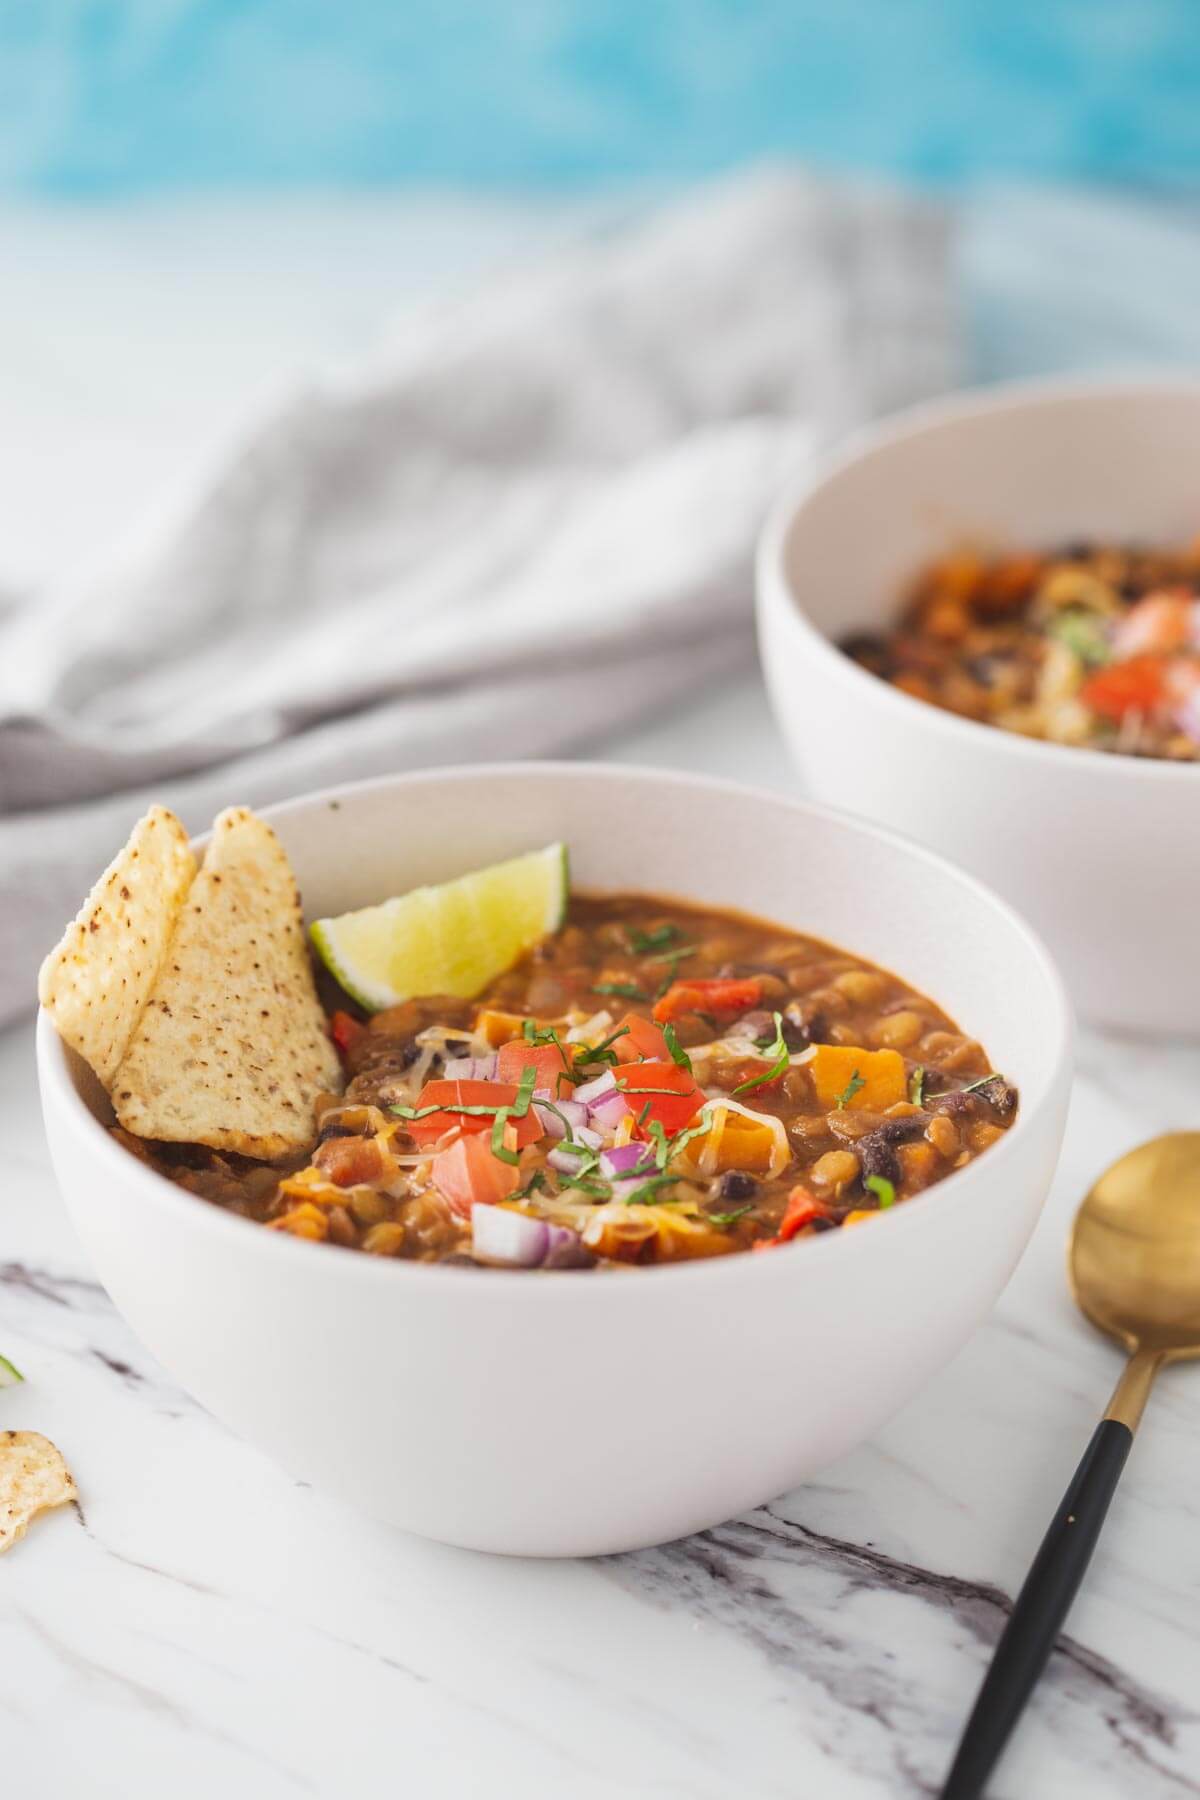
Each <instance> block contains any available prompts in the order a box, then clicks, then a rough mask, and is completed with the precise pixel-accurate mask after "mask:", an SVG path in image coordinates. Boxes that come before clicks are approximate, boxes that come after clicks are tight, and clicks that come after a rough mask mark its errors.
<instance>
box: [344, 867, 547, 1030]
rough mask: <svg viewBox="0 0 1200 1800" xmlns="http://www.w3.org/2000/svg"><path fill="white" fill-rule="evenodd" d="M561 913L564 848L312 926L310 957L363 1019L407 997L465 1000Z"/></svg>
mask: <svg viewBox="0 0 1200 1800" xmlns="http://www.w3.org/2000/svg"><path fill="white" fill-rule="evenodd" d="M566 909H567V847H566V845H565V844H549V845H548V846H547V847H546V849H545V850H533V851H531V852H530V854H529V855H528V856H516V857H514V858H513V859H512V861H511V862H502V863H493V864H492V866H491V867H490V868H488V869H477V870H476V871H475V872H474V874H472V875H460V876H459V877H458V879H457V880H456V881H446V882H443V883H442V885H441V886H440V887H422V888H415V889H414V890H413V892H412V893H411V894H401V895H400V896H399V897H398V898H397V899H395V900H385V901H384V902H383V904H382V905H381V906H364V907H363V909H362V911H361V912H351V913H342V914H341V916H340V917H339V918H336V919H316V920H314V922H313V925H312V941H313V944H314V946H315V948H316V952H317V955H318V956H319V957H320V958H321V961H322V962H323V963H324V964H325V967H326V968H327V969H328V970H329V972H330V974H331V975H333V976H334V977H335V978H336V980H338V981H339V982H340V983H341V985H342V986H343V987H344V988H345V990H346V992H347V993H348V994H350V995H351V996H352V997H353V998H354V999H355V1000H357V1001H358V1003H359V1005H360V1006H365V1007H366V1008H367V1010H368V1011H369V1012H378V1011H379V1010H380V1008H381V1007H384V1006H395V1005H396V1004H397V1003H398V1002H399V1001H401V1000H408V999H410V998H411V997H412V996H413V995H414V994H457V995H459V996H460V997H461V998H462V999H467V1000H469V999H471V998H472V997H473V996H474V995H475V994H477V993H478V992H479V991H480V989H481V988H483V987H486V985H487V983H488V982H489V981H493V980H494V979H495V978H496V976H497V975H503V973H504V971H505V970H506V969H507V968H510V967H511V966H512V964H513V963H514V962H515V961H516V960H517V958H518V956H520V955H521V953H522V951H524V950H528V949H529V948H530V947H531V946H532V945H533V944H536V943H537V942H538V941H539V939H541V938H544V937H546V936H547V935H548V933H550V932H552V931H557V930H558V928H559V926H560V925H561V924H562V922H563V918H564V916H565V914H566Z"/></svg>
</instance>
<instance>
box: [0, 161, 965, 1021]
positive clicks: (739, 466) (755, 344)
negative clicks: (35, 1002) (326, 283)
mask: <svg viewBox="0 0 1200 1800" xmlns="http://www.w3.org/2000/svg"><path fill="white" fill-rule="evenodd" d="M947 238H948V233H947V228H946V224H945V220H944V218H943V216H942V214H941V213H940V212H939V211H938V210H937V209H936V208H933V207H931V206H929V205H927V204H925V203H922V202H919V201H917V200H914V199H912V198H909V197H907V196H904V195H900V194H896V193H892V192H880V191H875V190H866V189H861V188H854V187H842V186H837V185H831V184H826V183H818V182H815V181H812V180H810V179H808V178H806V177H804V176H801V175H798V174H795V173H790V172H784V171H765V172H762V173H758V174H755V175H753V176H750V177H742V178H740V179H737V180H734V181H731V182H728V183H725V184H722V185H720V186H718V187H715V188H712V189H709V190H707V191H702V192H700V193H699V194H695V195H693V196H692V197H691V198H689V199H688V200H687V201H685V202H682V203H678V204H677V205H675V206H674V207H672V208H669V209H667V210H665V211H663V212H661V213H659V214H658V215H656V216H653V217H651V218H649V219H647V220H645V221H643V222H642V223H641V224H639V225H638V226H637V227H636V228H630V229H627V230H626V231H624V232H621V233H616V234H612V235H608V236H606V237H603V238H600V239H597V240H596V241H593V242H591V243H588V244H587V245H586V246H584V247H583V248H582V249H580V250H578V251H576V252H574V253H572V254H571V255H569V256H566V257H564V258H561V259H559V260H558V261H556V262H555V263H554V264H553V265H552V266H549V267H547V268H545V269H544V270H540V271H535V272H533V273H531V274H530V275H528V276H526V277H522V278H521V279H519V280H511V281H508V282H505V283H502V284H499V283H497V284H493V285H492V287H491V288H489V290H488V291H486V292H482V293H479V294H478V295H476V296H475V297H473V298H472V299H471V300H470V301H469V302H466V303H461V304H459V305H458V306H455V307H447V308H444V309H442V310H441V311H440V312H439V313H438V314H436V315H434V316H430V317H427V318H424V319H422V320H420V321H419V322H414V323H413V325H412V326H411V327H410V328H409V329H408V331H407V333H406V335H405V338H404V339H403V340H402V341H401V342H400V343H399V344H398V345H394V346H393V347H392V348H391V349H390V350H389V353H388V356H387V358H386V360H385V361H383V362H382V364H376V365H374V366H371V367H369V368H367V369H364V370H361V371H360V372H358V374H357V375H356V376H355V377H354V378H353V379H352V380H347V379H345V378H343V379H341V380H338V381H334V380H327V381H324V382H322V383H321V384H319V385H314V386H313V387H312V388H311V389H310V391H308V392H306V393H304V394H303V395H301V396H300V397H298V398H297V399H296V400H295V402H294V403H293V404H291V405H289V406H288V407H286V408H285V409H284V410H283V411H282V412H280V413H279V414H278V416H276V417H273V418H271V419H269V420H267V421H266V422H265V423H264V424H263V426H262V427H261V429H260V430H259V431H258V432H257V434H256V435H255V436H253V437H252V439H251V440H250V441H249V442H248V443H246V444H244V445H243V446H242V447H241V448H240V449H238V450H237V451H236V452H235V453H231V456H230V459H229V462H228V465H227V468H226V469H225V471H224V473H223V474H222V475H221V476H220V477H219V478H218V479H217V480H216V481H215V483H213V484H211V485H210V486H209V487H208V489H207V490H206V491H205V492H203V493H202V494H200V495H198V496H197V497H196V498H195V499H194V501H193V502H192V503H191V505H190V507H189V508H187V509H185V510H184V512H183V514H182V515H180V514H179V513H176V515H175V516H174V517H173V518H172V519H170V520H165V521H162V522H160V523H158V524H157V525H156V526H155V527H154V528H153V529H151V530H150V531H149V532H147V533H145V534H143V538H142V541H141V545H140V547H139V550H138V552H137V554H136V555H134V556H131V555H129V554H128V553H127V554H125V555H124V556H123V557H121V558H120V559H119V560H114V563H113V565H112V566H111V567H110V568H108V569H105V570H102V571H101V572H99V573H98V574H96V575H95V576H93V577H92V578H90V579H88V580H86V581H82V582H80V583H77V584H76V585H75V586H74V587H73V588H71V589H70V590H69V591H65V592H61V593H58V594H54V595H51V596H47V597H45V598H44V599H43V600H42V601H41V602H40V603H39V604H36V605H33V606H30V607H27V608H26V609H24V610H23V611H21V612H19V613H18V614H16V615H15V616H14V615H9V616H8V617H7V618H5V619H3V620H0V1020H3V1019H5V1018H8V1017H11V1016H12V1015H13V1014H14V1013H15V1012H17V1011H19V1010H21V1009H22V1008H23V1007H24V1006H26V1005H28V1004H29V1001H30V998H31V993H32V981H33V975H34V971H35V967H36V963H37V960H38V958H39V957H40V955H41V954H42V953H43V952H44V951H45V950H46V948H47V947H48V945H49V943H50V942H52V941H53V939H54V937H55V936H56V935H57V932H58V930H59V928H60V926H61V924H62V922H64V921H65V920H66V919H67V917H69V916H70V914H71V913H72V912H73V911H74V909H75V908H76V906H77V905H78V904H79V902H80V900H81V899H82V896H83V894H84V892H85V891H86V889H87V887H88V885H89V884H90V882H91V881H92V879H93V878H94V877H95V875H96V874H97V873H98V871H99V869H100V868H101V867H102V866H103V864H104V863H105V861H106V860H107V859H108V857H109V856H110V855H111V854H112V852H113V851H114V849H115V848H116V847H117V845H118V844H119V843H120V842H121V841H122V840H123V838H124V837H125V835H126V833H127V831H128V829H129V826H130V825H131V824H132V822H133V820H134V819H135V818H136V817H137V815H138V814H139V813H140V812H141V811H143V810H144V808H145V806H146V805H147V804H148V802H149V800H151V799H161V800H164V801H166V802H167V803H168V804H169V805H172V806H174V807H175V808H176V809H177V810H178V811H179V813H180V815H181V816H182V818H183V819H184V821H185V823H187V824H188V825H189V827H191V828H193V829H199V828H201V827H203V826H204V825H206V824H207V823H208V821H209V819H210V818H211V816H212V814H213V813H214V812H215V811H217V810H219V809H220V808H221V807H222V806H225V805H228V804H231V803H234V802H249V803H250V804H253V805H261V804H264V803H266V802H268V801H271V800H275V799H279V798H283V797H285V796H287V795H289V794H293V793H298V792H302V791H303V790H304V789H306V788H310V787H314V786H319V785H323V784H325V783H328V782H335V781H342V780H346V779H349V778H352V777H355V776H362V775H371V774H378V773H381V772H384V771H387V770H396V769H402V768H412V767H419V766H421V765H423V764H428V763H432V762H436V761H469V760H475V759H483V758H487V757H501V756H503V757H511V756H533V755H538V754H546V753H549V752H552V751H555V750H560V749H562V748H564V747H566V746H568V745H572V744H576V743H579V742H581V741H585V740H586V739H587V738H588V737H594V736H596V735H599V734H601V733H604V732H611V731H612V730H614V729H615V728H617V727H619V725H620V724H621V723H622V722H623V721H628V720H632V719H635V718H638V717H639V716H642V715H645V714H646V713H648V712H651V711H653V709H655V708H656V707H659V706H661V705H663V704H666V703H669V702H671V701H672V700H673V699H677V698H678V697H679V696H681V695H682V694H684V693H687V692H689V691H691V690H693V689H696V688H698V687H700V686H701V684H703V683H705V682H708V681H710V680H712V679H714V678H715V677H716V676H718V675H719V674H720V673H721V672H725V671H728V670H729V669H730V668H731V666H737V665H738V664H739V663H742V662H744V661H745V660H746V659H748V658H749V656H750V655H751V650H752V641H753V639H752V626H751V562H752V553H753V544H754V538H755V534H756V531H757V528H758V525H759V523H760V521H761V517H762V514H763V511H764V508H765V506H766V505H767V503H768V502H769V500H770V498H771V496H772V495H773V493H774V492H775V491H776V490H777V489H778V487H779V486H780V484H781V483H782V482H783V481H784V480H785V479H787V478H788V477H789V476H790V475H792V474H793V473H795V472H798V471H799V470H800V469H801V468H802V467H803V466H804V464H805V462H806V460H807V459H809V458H811V456H812V455H813V453H814V450H815V449H816V448H818V447H819V446H820V445H822V444H823V443H825V442H827V441H828V440H829V439H830V438H831V437H832V436H834V435H836V434H837V433H839V432H841V431H843V430H844V429H845V428H846V427H848V426H849V425H851V424H853V423H855V422H856V421H858V420H860V419H862V418H864V417H866V416H868V415H870V414H872V413H876V412H881V411H886V410H888V409H889V408H891V407H894V406H896V405H899V404H902V403H903V402H905V401H907V400H910V399H912V398H915V397H917V396H919V395H921V394H924V393H927V392H930V391H934V390H936V389H938V388H940V387H943V386H945V385H948V384H949V382H950V381H951V380H952V379H953V376H954V373H955V364H956V358H957V347H958V346H957V337H956V333H955V331H954V329H953V324H952V319H951V308H950V303H949V298H948V281H947V277H946V262H947Z"/></svg>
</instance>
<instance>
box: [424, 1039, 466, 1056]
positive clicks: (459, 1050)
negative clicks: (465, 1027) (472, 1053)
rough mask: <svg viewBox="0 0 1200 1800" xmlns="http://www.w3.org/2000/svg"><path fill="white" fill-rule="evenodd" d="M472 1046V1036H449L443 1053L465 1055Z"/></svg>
mask: <svg viewBox="0 0 1200 1800" xmlns="http://www.w3.org/2000/svg"><path fill="white" fill-rule="evenodd" d="M470 1048H471V1040H470V1038H447V1039H446V1042H445V1045H444V1046H443V1050H442V1054H443V1055H444V1056H465V1055H466V1054H467V1052H468V1051H469V1050H470ZM414 1060H415V1059H414Z"/></svg>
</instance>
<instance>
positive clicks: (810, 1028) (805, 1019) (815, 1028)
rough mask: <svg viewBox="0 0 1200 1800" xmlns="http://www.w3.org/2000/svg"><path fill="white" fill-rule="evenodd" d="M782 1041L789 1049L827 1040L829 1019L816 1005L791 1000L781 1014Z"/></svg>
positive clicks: (803, 1047)
mask: <svg viewBox="0 0 1200 1800" xmlns="http://www.w3.org/2000/svg"><path fill="white" fill-rule="evenodd" d="M783 1041H784V1043H785V1044H786V1045H787V1047H788V1049H789V1050H790V1051H793V1052H795V1051H797V1050H807V1049H808V1048H809V1047H810V1045H812V1044H827V1043H828V1042H829V1021H828V1019H827V1018H826V1017H825V1014H824V1013H823V1012H821V1011H820V1010H819V1009H818V1008H816V1007H810V1006H807V1005H805V1004H804V1003H803V1002H801V1001H799V1000H793V1001H792V1003H791V1005H790V1006H789V1007H787V1008H786V1010H785V1011H784V1014H783Z"/></svg>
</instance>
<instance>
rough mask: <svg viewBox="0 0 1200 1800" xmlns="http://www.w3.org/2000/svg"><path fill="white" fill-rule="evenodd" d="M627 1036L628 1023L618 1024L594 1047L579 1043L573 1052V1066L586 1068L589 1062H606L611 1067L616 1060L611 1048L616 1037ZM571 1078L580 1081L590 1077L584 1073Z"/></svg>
mask: <svg viewBox="0 0 1200 1800" xmlns="http://www.w3.org/2000/svg"><path fill="white" fill-rule="evenodd" d="M628 1036H629V1027H628V1025H618V1027H617V1029H616V1030H615V1031H610V1032H609V1034H608V1036H607V1037H606V1038H602V1039H601V1040H600V1042H599V1043H598V1044H597V1045H596V1046H595V1048H594V1049H593V1048H589V1046H588V1045H587V1044H581V1045H580V1046H579V1048H578V1049H577V1050H576V1052H575V1068H576V1069H583V1068H586V1067H587V1065H588V1064H589V1063H607V1064H608V1065H609V1066H610V1067H611V1066H612V1065H613V1064H615V1063H616V1060H617V1057H616V1052H615V1051H614V1050H613V1045H614V1044H615V1043H616V1041H617V1039H618V1038H622V1037H628ZM572 1078H573V1079H574V1080H575V1081H576V1082H582V1081H585V1080H589V1079H590V1077H588V1076H584V1075H573V1077H572Z"/></svg>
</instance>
